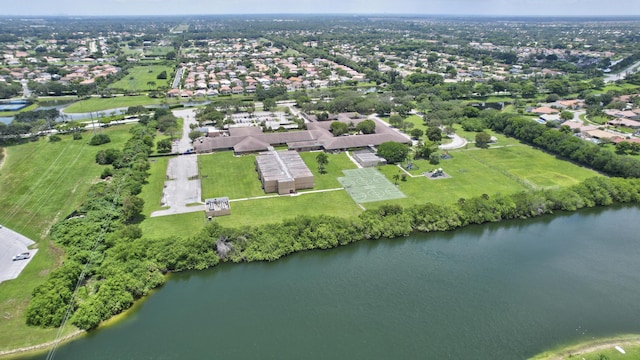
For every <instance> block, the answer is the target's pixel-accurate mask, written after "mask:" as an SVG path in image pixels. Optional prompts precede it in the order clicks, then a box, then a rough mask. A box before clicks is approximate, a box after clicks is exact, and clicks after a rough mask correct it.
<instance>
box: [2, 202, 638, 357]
mask: <svg viewBox="0 0 640 360" xmlns="http://www.w3.org/2000/svg"><path fill="white" fill-rule="evenodd" d="M626 206H630V207H637V204H635V203H627V204H623V203H614V204H612V205H609V206H596V207H594V208H585V209H579V210H577V211H556V212H554V213H552V214H543V215H538V216H534V217H532V218H530V219H540V218H541V217H545V216H546V217H552V218H556V217H558V216H560V217H562V216H563V215H571V214H574V213H576V212H578V211H580V210H589V209H597V208H600V209H601V210H606V209H611V208H613V209H616V208H621V207H626ZM510 221H511V220H510V219H505V220H502V221H499V222H496V223H484V224H469V225H466V226H463V227H460V228H456V229H452V230H449V231H438V232H442V233H450V232H455V231H458V230H461V229H464V228H468V227H470V226H479V227H482V226H485V225H487V224H496V225H497V224H499V223H508V222H510ZM429 233H434V232H432V231H427V232H422V231H415V232H413V233H412V234H429ZM402 237H403V236H400V237H398V238H402ZM404 237H406V236H404ZM387 239H393V238H387ZM357 242H359V241H356V242H354V243H357ZM351 244H352V243H347V244H343V245H338V246H335V247H332V248H328V249H320V248H315V249H305V250H302V251H295V252H293V253H291V254H287V255H284V256H282V257H280V258H279V259H284V258H287V257H288V256H289V255H293V254H296V253H300V252H308V251H309V250H331V249H335V248H341V247H344V246H346V245H351ZM279 259H277V260H279ZM250 262H258V263H260V262H267V263H269V262H271V261H267V260H262V261H261V260H253V261H249V263H250ZM225 264H229V265H235V264H236V263H234V262H229V261H228V262H221V263H219V264H218V265H216V266H213V267H210V268H208V269H213V268H216V267H220V266H222V265H225ZM186 271H193V270H186ZM183 272H185V271H177V272H169V273H167V274H165V280H166V279H168V277H169V276H170V275H171V274H178V273H183ZM197 272H198V271H197ZM162 287H163V285H162V286H160V287H157V288H155V289H153V290H151V291H150V292H149V294H147V295H145V296H143V297H142V298H140V299H137V300H136V301H135V302H134V304H133V306H131V307H130V308H128V309H127V310H125V311H123V312H122V313H120V314H118V315H116V316H114V317H112V318H110V319H108V320H106V321H104V322H103V323H102V324H100V326H99V327H98V328H97V329H102V328H106V327H110V326H112V325H114V324H117V323H119V322H120V321H122V320H124V319H126V318H127V317H128V316H129V315H130V314H131V313H132V312H133V311H135V309H137V308H138V307H139V306H141V305H142V304H143V303H144V302H145V301H146V300H147V299H148V298H149V297H150V296H151V295H152V294H153V293H155V292H156V291H158V290H160V289H162ZM97 329H95V330H97ZM92 331H93V330H92ZM92 331H83V330H77V331H75V332H73V333H71V334H69V335H66V336H64V337H63V338H61V339H59V340H52V341H49V342H46V343H42V344H36V345H32V346H26V347H22V348H17V349H11V350H4V351H0V359H3V358H11V357H12V356H20V355H25V354H29V353H32V354H36V353H38V352H43V351H44V350H46V349H49V348H51V347H52V346H56V345H61V344H63V343H67V342H69V341H72V340H74V339H76V338H79V337H80V336H81V335H84V334H90V333H91V332H92ZM629 336H633V337H634V338H633V339H631V340H628V339H627V340H624V341H623V340H622V339H621V338H619V337H615V338H604V339H595V340H593V341H591V342H587V343H583V344H578V345H570V346H567V347H566V348H564V349H561V350H557V351H552V350H548V351H545V352H543V353H541V354H540V355H536V357H533V358H532V359H537V360H540V359H563V358H564V357H567V356H569V355H573V356H575V355H577V354H585V353H589V352H594V351H598V350H603V349H611V348H613V346H614V345H640V335H629Z"/></svg>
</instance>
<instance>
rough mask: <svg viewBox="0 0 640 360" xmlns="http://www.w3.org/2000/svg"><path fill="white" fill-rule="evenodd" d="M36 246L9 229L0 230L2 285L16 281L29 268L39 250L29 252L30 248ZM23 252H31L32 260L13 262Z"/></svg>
mask: <svg viewBox="0 0 640 360" xmlns="http://www.w3.org/2000/svg"><path fill="white" fill-rule="evenodd" d="M33 244H35V243H34V242H33V241H32V240H31V239H29V238H27V237H25V236H22V235H20V234H18V233H17V232H15V231H13V230H10V229H7V228H5V227H4V226H3V227H2V228H0V283H1V282H3V281H6V280H11V279H15V278H17V277H18V275H20V272H22V270H23V269H24V268H25V267H26V266H27V264H28V263H29V261H31V259H33V256H34V255H35V254H36V252H37V251H38V250H29V249H28V246H30V245H33ZM23 252H29V253H30V254H31V258H30V259H27V260H18V261H13V260H11V258H13V256H15V255H18V254H20V253H23Z"/></svg>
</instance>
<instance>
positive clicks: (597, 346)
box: [534, 335, 640, 360]
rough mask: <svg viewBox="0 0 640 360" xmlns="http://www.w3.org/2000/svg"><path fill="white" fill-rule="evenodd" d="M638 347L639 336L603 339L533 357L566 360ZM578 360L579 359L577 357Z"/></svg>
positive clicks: (546, 359)
mask: <svg viewBox="0 0 640 360" xmlns="http://www.w3.org/2000/svg"><path fill="white" fill-rule="evenodd" d="M637 345H640V335H634V336H631V337H625V338H618V339H603V340H602V341H598V340H595V341H594V342H590V343H586V344H582V345H576V346H575V347H569V348H566V349H562V350H559V351H557V352H549V355H548V356H546V357H544V356H539V357H535V358H534V359H540V360H542V359H544V360H563V359H568V358H573V357H577V356H579V355H585V354H590V353H594V352H596V351H600V350H609V349H613V348H614V347H615V346H620V347H622V348H623V349H624V347H625V346H637ZM578 358H579V357H578Z"/></svg>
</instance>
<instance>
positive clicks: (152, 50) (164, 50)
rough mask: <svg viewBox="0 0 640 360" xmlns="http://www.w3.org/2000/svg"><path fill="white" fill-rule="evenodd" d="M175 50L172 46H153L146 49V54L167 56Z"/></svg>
mask: <svg viewBox="0 0 640 360" xmlns="http://www.w3.org/2000/svg"><path fill="white" fill-rule="evenodd" d="M172 50H173V47H171V46H151V47H149V48H145V49H144V54H145V55H146V56H165V55H167V54H168V53H169V52H170V51H172Z"/></svg>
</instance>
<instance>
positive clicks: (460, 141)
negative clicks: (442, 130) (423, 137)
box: [438, 134, 467, 150]
mask: <svg viewBox="0 0 640 360" xmlns="http://www.w3.org/2000/svg"><path fill="white" fill-rule="evenodd" d="M465 145H467V139H465V138H463V137H460V136H458V135H456V134H453V141H451V142H450V143H448V144H444V145H440V146H438V147H439V148H440V149H443V150H452V149H460V148H461V147H464V146H465Z"/></svg>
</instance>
